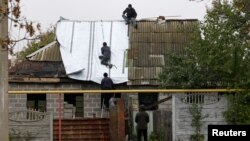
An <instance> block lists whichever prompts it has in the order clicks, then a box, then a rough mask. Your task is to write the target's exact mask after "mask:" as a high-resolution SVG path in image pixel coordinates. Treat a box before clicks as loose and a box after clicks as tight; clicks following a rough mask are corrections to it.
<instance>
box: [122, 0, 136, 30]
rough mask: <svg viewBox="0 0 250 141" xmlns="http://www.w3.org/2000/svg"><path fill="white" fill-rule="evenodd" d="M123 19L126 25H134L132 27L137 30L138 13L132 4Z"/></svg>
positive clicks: (123, 14) (124, 12)
mask: <svg viewBox="0 0 250 141" xmlns="http://www.w3.org/2000/svg"><path fill="white" fill-rule="evenodd" d="M122 17H123V19H124V20H125V21H126V24H130V23H132V26H133V27H135V28H137V23H136V20H135V19H136V17H137V13H136V11H135V9H134V8H133V7H132V5H131V4H129V5H128V7H127V8H126V9H125V10H124V11H123V13H122Z"/></svg>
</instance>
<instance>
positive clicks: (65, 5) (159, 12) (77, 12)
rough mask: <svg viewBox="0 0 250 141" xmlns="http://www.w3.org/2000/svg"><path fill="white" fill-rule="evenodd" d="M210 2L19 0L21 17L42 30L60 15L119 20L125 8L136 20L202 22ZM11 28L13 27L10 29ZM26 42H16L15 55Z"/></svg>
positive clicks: (185, 0)
mask: <svg viewBox="0 0 250 141" xmlns="http://www.w3.org/2000/svg"><path fill="white" fill-rule="evenodd" d="M211 1H212V0H204V1H203V2H190V1H189V0H21V5H20V6H21V12H22V13H21V15H22V16H25V17H26V18H27V20H29V21H34V22H38V23H41V26H42V29H43V31H46V30H47V29H48V28H49V27H50V26H51V25H55V24H56V22H57V21H58V20H59V17H60V16H62V17H64V18H66V19H71V20H81V21H92V20H94V21H99V20H122V17H121V16H122V12H123V10H124V9H125V8H126V7H127V6H128V4H132V6H133V7H134V8H135V10H136V11H137V15H138V16H137V19H143V18H156V17H158V16H166V18H168V19H176V18H178V19H199V20H203V17H204V15H205V14H206V7H207V6H208V7H209V6H210V5H211ZM12 29H13V28H12ZM13 30H14V29H13ZM19 33H20V32H16V31H14V32H12V31H11V36H12V37H13V38H16V39H17V38H21V36H22V35H21V34H22V33H21V34H19ZM25 45H26V42H19V43H18V44H17V45H16V47H15V50H14V51H15V52H16V51H20V50H21V49H22V47H23V46H25Z"/></svg>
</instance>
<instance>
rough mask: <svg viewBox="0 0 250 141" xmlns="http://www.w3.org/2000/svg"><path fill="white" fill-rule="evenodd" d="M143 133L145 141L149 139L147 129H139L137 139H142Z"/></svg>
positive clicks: (138, 140) (139, 140)
mask: <svg viewBox="0 0 250 141" xmlns="http://www.w3.org/2000/svg"><path fill="white" fill-rule="evenodd" d="M142 135H143V139H144V140H143V141H148V132H147V129H137V141H142V140H141V136H142Z"/></svg>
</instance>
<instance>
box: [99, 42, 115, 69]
mask: <svg viewBox="0 0 250 141" xmlns="http://www.w3.org/2000/svg"><path fill="white" fill-rule="evenodd" d="M101 52H102V55H101V56H99V59H101V64H102V65H105V66H107V67H109V68H112V64H110V58H111V51H110V47H109V46H107V43H106V42H103V46H102V48H101Z"/></svg>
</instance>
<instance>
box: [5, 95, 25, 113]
mask: <svg viewBox="0 0 250 141" xmlns="http://www.w3.org/2000/svg"><path fill="white" fill-rule="evenodd" d="M26 103H27V95H26V94H23V95H19V94H18V95H17V94H11V95H9V111H12V110H13V109H16V108H20V109H26Z"/></svg>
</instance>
